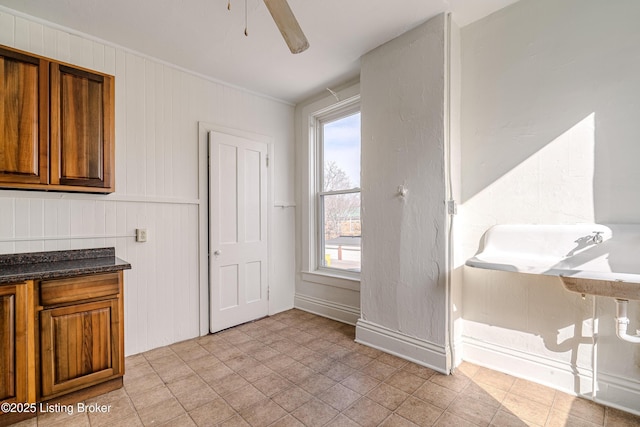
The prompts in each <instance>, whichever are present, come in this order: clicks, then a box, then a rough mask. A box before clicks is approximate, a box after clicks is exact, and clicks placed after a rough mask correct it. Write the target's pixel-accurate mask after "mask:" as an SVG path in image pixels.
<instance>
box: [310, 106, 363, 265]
mask: <svg viewBox="0 0 640 427" xmlns="http://www.w3.org/2000/svg"><path fill="white" fill-rule="evenodd" d="M319 124H320V135H319V138H318V142H319V154H320V156H319V160H320V165H319V166H320V168H319V170H320V171H321V173H322V176H321V177H320V178H321V179H319V182H320V183H321V185H320V188H319V191H318V217H319V218H318V235H319V236H318V237H319V239H318V240H319V243H320V244H319V260H318V265H319V266H321V267H324V268H331V269H338V270H345V271H353V272H360V259H361V250H360V249H361V244H360V236H361V226H360V146H361V144H360V111H359V109H358V108H357V107H352V108H350V109H349V110H347V111H344V110H343V111H341V112H340V113H339V114H337V115H336V114H334V115H331V116H330V117H325V118H320V119H319Z"/></svg>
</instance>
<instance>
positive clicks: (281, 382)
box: [253, 373, 293, 397]
mask: <svg viewBox="0 0 640 427" xmlns="http://www.w3.org/2000/svg"><path fill="white" fill-rule="evenodd" d="M253 386H254V387H255V388H257V389H258V390H260V391H261V392H262V393H263V394H264V395H265V396H267V397H271V396H273V395H275V394H278V393H280V392H281V391H283V390H286V389H288V388H291V387H293V383H292V382H291V381H289V380H287V379H286V378H283V377H282V376H280V375H278V374H276V373H272V374H269V375H267V376H266V377H263V378H260V379H259V380H257V381H256V382H254V383H253Z"/></svg>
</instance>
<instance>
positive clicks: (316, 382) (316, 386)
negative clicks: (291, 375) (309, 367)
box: [298, 374, 336, 396]
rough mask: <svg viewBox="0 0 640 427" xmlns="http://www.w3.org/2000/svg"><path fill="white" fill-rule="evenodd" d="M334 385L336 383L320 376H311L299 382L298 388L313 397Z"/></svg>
mask: <svg viewBox="0 0 640 427" xmlns="http://www.w3.org/2000/svg"><path fill="white" fill-rule="evenodd" d="M334 385H336V382H335V381H334V380H332V379H331V378H329V377H325V376H324V375H322V374H313V375H310V376H309V377H307V378H306V379H304V380H303V381H301V382H300V383H299V384H298V386H299V387H300V388H302V389H303V390H305V391H307V392H308V393H311V394H313V395H314V396H315V395H317V394H319V393H322V392H323V391H325V390H327V389H329V388H331V387H333V386H334Z"/></svg>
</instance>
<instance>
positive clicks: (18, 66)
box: [0, 47, 115, 193]
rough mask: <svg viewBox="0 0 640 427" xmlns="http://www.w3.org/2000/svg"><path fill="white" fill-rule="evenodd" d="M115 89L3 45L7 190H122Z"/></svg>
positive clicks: (1, 108)
mask: <svg viewBox="0 0 640 427" xmlns="http://www.w3.org/2000/svg"><path fill="white" fill-rule="evenodd" d="M114 86H115V85H114V77H113V76H109V75H107V74H101V73H97V72H93V71H90V70H85V69H82V68H79V67H74V66H70V65H66V64H61V63H58V62H55V61H50V60H48V59H46V58H42V57H38V56H35V55H29V54H26V53H24V52H20V51H16V50H14V49H9V48H2V47H0V187H4V188H27V189H37V190H56V191H82V192H100V193H110V192H113V191H115V176H114V169H115V168H114V156H115V154H114V153H115V141H114V137H115V135H114V129H115V124H114V115H115V112H114V111H115V107H114Z"/></svg>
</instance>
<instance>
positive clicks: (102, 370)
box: [40, 299, 124, 398]
mask: <svg viewBox="0 0 640 427" xmlns="http://www.w3.org/2000/svg"><path fill="white" fill-rule="evenodd" d="M121 315H122V313H121V306H120V300H118V299H111V300H106V301H99V302H93V303H87V304H78V305H72V306H69V307H60V308H55V309H50V310H43V311H42V312H41V313H40V340H41V341H40V343H41V346H40V352H41V360H40V364H41V386H42V389H41V392H42V396H43V398H48V397H50V396H53V395H57V394H61V393H64V392H70V391H74V390H78V389H81V388H84V387H87V386H91V385H94V384H97V383H99V382H102V381H105V380H107V379H110V378H115V377H118V376H121V375H123V374H124V356H123V351H122V350H123V349H122V348H120V347H121V342H122V341H121V338H122V328H121V325H122V322H121Z"/></svg>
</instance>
